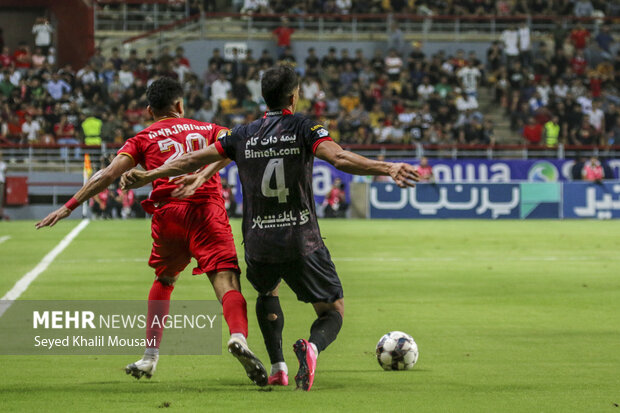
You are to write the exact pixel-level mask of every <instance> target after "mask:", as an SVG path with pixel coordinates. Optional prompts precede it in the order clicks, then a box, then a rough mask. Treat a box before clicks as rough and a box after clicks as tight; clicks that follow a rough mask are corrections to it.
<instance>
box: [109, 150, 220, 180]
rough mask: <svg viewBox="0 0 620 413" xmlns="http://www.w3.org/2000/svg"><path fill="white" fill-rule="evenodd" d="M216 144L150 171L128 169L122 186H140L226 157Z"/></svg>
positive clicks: (185, 172) (191, 170) (181, 173)
mask: <svg viewBox="0 0 620 413" xmlns="http://www.w3.org/2000/svg"><path fill="white" fill-rule="evenodd" d="M216 144H217V142H216V143H213V144H211V145H209V146H208V147H206V148H205V149H201V150H199V151H194V152H191V153H189V154H187V155H184V156H181V157H179V158H178V159H176V160H174V161H172V162H168V163H165V164H163V165H162V166H160V167H159V168H155V169H151V170H150V171H140V170H137V169H133V170H131V171H128V172H127V173H125V174H124V175H123V176H122V178H121V187H122V188H123V189H133V188H140V187H141V186H144V185H146V184H148V183H149V182H153V181H154V180H156V179H159V178H166V177H169V176H179V175H184V174H188V173H190V172H194V171H196V170H197V169H199V168H201V167H203V166H204V165H207V164H212V163H215V162H218V161H221V160H223V159H225V156H222V155H220V152H219V151H218V150H217V149H216Z"/></svg>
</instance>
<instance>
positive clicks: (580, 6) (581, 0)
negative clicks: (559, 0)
mask: <svg viewBox="0 0 620 413" xmlns="http://www.w3.org/2000/svg"><path fill="white" fill-rule="evenodd" d="M593 12H594V6H592V2H590V1H589V0H577V1H576V2H575V8H574V14H575V16H576V17H590V16H592V13H593Z"/></svg>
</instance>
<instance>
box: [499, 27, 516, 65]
mask: <svg viewBox="0 0 620 413" xmlns="http://www.w3.org/2000/svg"><path fill="white" fill-rule="evenodd" d="M501 40H502V42H503V43H504V53H505V55H506V63H507V65H508V67H511V66H512V63H513V62H514V61H515V60H516V59H518V58H519V32H518V30H517V28H516V26H511V27H509V28H508V29H506V30H504V31H503V32H502V35H501Z"/></svg>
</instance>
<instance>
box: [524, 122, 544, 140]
mask: <svg viewBox="0 0 620 413" xmlns="http://www.w3.org/2000/svg"><path fill="white" fill-rule="evenodd" d="M523 138H524V139H525V141H526V143H527V144H529V145H540V142H541V140H542V126H541V125H540V124H539V123H536V119H535V118H534V117H533V116H530V117H529V118H528V122H527V124H526V125H525V126H524V127H523Z"/></svg>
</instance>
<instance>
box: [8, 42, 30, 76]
mask: <svg viewBox="0 0 620 413" xmlns="http://www.w3.org/2000/svg"><path fill="white" fill-rule="evenodd" d="M13 65H14V66H15V68H16V69H17V70H18V71H19V72H20V73H22V72H24V73H25V72H26V71H27V70H28V69H30V67H31V66H32V58H31V56H30V48H29V47H28V45H26V43H23V42H22V43H20V44H19V46H18V47H17V49H15V51H14V52H13Z"/></svg>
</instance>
